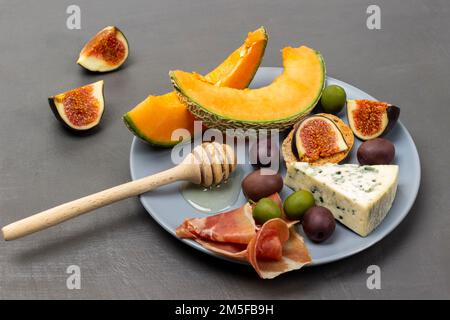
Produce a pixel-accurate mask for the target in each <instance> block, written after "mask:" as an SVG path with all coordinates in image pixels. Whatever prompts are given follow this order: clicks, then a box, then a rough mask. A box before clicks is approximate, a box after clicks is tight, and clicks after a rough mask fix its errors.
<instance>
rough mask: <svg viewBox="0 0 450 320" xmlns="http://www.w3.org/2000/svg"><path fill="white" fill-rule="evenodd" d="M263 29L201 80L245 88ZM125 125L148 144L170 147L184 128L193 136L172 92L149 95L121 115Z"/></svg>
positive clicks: (261, 47)
mask: <svg viewBox="0 0 450 320" xmlns="http://www.w3.org/2000/svg"><path fill="white" fill-rule="evenodd" d="M267 40H268V37H267V33H266V30H265V29H264V28H263V27H261V28H259V29H257V30H255V31H254V32H250V33H249V34H248V36H247V38H246V39H245V42H244V44H242V46H240V47H239V48H238V49H236V50H235V51H234V52H233V53H232V54H231V55H230V56H228V58H227V59H226V60H225V61H223V62H222V63H221V64H220V65H219V66H218V67H217V68H215V69H214V70H213V71H211V72H210V73H208V74H207V75H206V76H204V77H202V76H200V75H198V74H196V75H195V76H196V77H198V78H201V79H202V81H207V82H208V83H211V84H213V85H216V86H227V87H231V88H237V89H243V88H246V87H247V86H248V85H249V84H250V82H251V80H252V79H253V76H254V75H255V73H256V70H257V69H258V67H259V65H260V63H261V60H262V58H263V55H264V50H265V48H266V44H267ZM123 119H124V122H125V124H126V125H127V127H128V128H129V129H130V130H131V132H132V133H133V134H134V135H136V136H137V137H139V138H141V139H142V140H144V141H147V142H149V143H151V144H154V145H157V146H162V147H171V146H174V145H175V144H177V143H179V142H180V141H179V140H175V141H174V140H172V133H173V132H174V131H175V130H176V129H180V128H183V129H187V130H188V131H189V132H190V135H191V137H192V135H193V131H194V117H193V116H192V114H191V113H190V112H189V110H188V109H187V107H186V106H185V105H184V104H183V103H181V102H180V101H179V99H178V97H177V95H176V93H175V92H170V93H167V94H165V95H162V96H148V97H147V99H145V100H144V101H142V102H141V103H139V104H138V105H137V106H136V107H135V108H133V109H132V110H131V111H129V112H127V113H125V115H124V116H123Z"/></svg>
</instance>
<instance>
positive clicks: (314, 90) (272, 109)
mask: <svg viewBox="0 0 450 320" xmlns="http://www.w3.org/2000/svg"><path fill="white" fill-rule="evenodd" d="M282 53H283V65H284V71H283V73H282V74H281V75H280V76H278V77H277V78H276V79H275V80H274V81H273V82H272V83H271V84H270V85H268V86H266V87H262V88H259V89H247V90H239V89H233V88H227V87H218V86H214V85H213V84H211V83H210V82H208V81H205V80H204V79H201V78H199V77H197V76H196V75H195V74H192V73H188V72H183V71H171V72H170V77H171V80H172V83H173V85H174V87H175V89H176V91H177V92H178V93H179V95H180V99H181V100H182V101H184V102H185V103H186V105H187V106H188V108H189V110H190V111H191V112H192V113H193V114H194V116H195V117H196V118H198V119H201V120H203V121H204V122H205V124H206V125H207V126H208V127H210V128H216V129H219V130H225V129H228V128H254V129H272V128H278V129H285V128H288V127H290V126H291V125H292V124H294V123H295V122H296V121H297V120H298V119H299V118H301V117H303V116H305V115H306V114H308V113H309V112H310V111H311V110H312V109H313V108H314V106H315V105H316V103H317V101H318V100H319V98H320V96H321V94H322V90H323V87H324V84H325V64H324V61H323V59H322V55H321V54H320V53H319V52H317V51H315V50H314V49H311V48H308V47H305V46H302V47H299V48H291V47H288V48H284V49H283V51H282Z"/></svg>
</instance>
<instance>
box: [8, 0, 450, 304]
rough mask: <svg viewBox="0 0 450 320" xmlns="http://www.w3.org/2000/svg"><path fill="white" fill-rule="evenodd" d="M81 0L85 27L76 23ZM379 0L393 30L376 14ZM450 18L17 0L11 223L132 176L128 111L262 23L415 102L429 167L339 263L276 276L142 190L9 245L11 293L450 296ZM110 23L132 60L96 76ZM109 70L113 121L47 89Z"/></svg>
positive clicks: (441, 4)
mask: <svg viewBox="0 0 450 320" xmlns="http://www.w3.org/2000/svg"><path fill="white" fill-rule="evenodd" d="M73 3H75V4H77V5H79V6H80V8H81V23H82V24H81V27H82V28H81V30H68V29H67V28H66V18H67V16H68V15H67V14H66V8H67V6H68V5H69V4H73ZM372 3H374V4H378V5H379V6H380V8H381V30H368V29H367V27H366V18H367V14H366V8H367V6H368V5H369V4H372ZM449 17H450V2H449V1H447V0H440V1H438V0H432V1H427V0H405V1H388V0H377V1H361V0H339V1H300V0H284V1H280V0H276V1H275V0H258V1H257V0H254V1H245V0H244V1H243V0H229V1H211V0H202V1H197V0H190V1H187V0H184V1H181V0H178V1H175V0H158V1H144V0H141V1H134V0H133V1H132V0H127V1H106V0H102V1H98V0H96V1H81V0H76V1H6V0H1V1H0V57H1V58H0V109H1V114H0V225H5V224H7V223H10V222H12V221H14V220H16V219H19V218H23V217H25V216H28V215H30V214H32V213H34V212H37V211H40V210H44V209H47V208H49V207H52V206H54V205H56V204H59V203H62V202H65V201H68V200H72V199H74V198H77V197H80V196H83V195H86V194H88V193H93V192H96V191H99V190H101V189H103V188H105V187H108V186H113V185H116V184H119V183H121V182H124V181H127V180H128V179H129V178H130V174H129V162H128V161H129V150H130V144H131V141H132V135H131V134H130V133H129V132H128V130H127V129H126V128H125V126H124V125H123V123H122V120H121V115H122V114H123V113H124V112H125V111H127V110H128V109H130V108H131V107H133V106H134V105H136V104H137V103H138V102H140V101H141V100H142V99H144V98H145V97H146V96H147V95H148V94H150V93H153V94H160V93H164V92H166V91H168V90H169V89H170V83H169V81H168V77H167V72H168V70H169V69H174V68H180V69H186V70H196V71H199V72H206V71H208V70H209V69H211V68H213V67H214V66H215V65H216V64H217V63H219V62H220V61H221V60H222V59H223V58H225V56H226V55H227V53H228V52H230V51H231V50H232V49H234V48H236V47H238V46H239V45H240V43H241V42H242V40H243V39H244V37H245V34H246V33H247V32H248V31H250V30H252V29H255V28H257V27H258V26H260V25H264V26H266V27H267V29H268V31H269V34H270V41H269V45H268V48H267V50H266V55H265V58H264V61H263V66H280V65H281V61H280V60H281V59H280V54H279V50H280V49H281V48H282V47H283V46H286V45H296V44H301V43H304V44H308V45H309V46H311V47H314V48H316V49H318V50H320V51H321V52H322V53H323V55H324V57H325V60H326V62H327V69H328V70H327V71H328V74H329V75H330V76H333V77H336V78H339V79H342V80H344V81H346V82H348V83H351V84H354V85H356V86H358V87H359V88H361V89H363V90H365V91H367V92H368V93H370V94H372V95H374V96H375V97H377V98H379V99H383V100H386V101H391V102H393V103H396V104H398V105H400V106H401V107H402V115H401V119H402V122H403V123H404V124H405V125H406V127H407V128H408V129H409V131H410V133H411V135H412V136H413V138H414V140H415V142H416V145H417V148H418V150H419V153H420V157H421V161H422V169H423V172H422V184H421V188H420V191H419V195H418V197H417V200H416V202H415V205H414V207H413V208H412V210H411V212H410V214H409V215H408V216H407V218H406V219H405V220H404V222H403V223H402V224H401V225H400V226H399V227H398V228H397V229H396V230H395V231H394V232H393V233H392V234H391V235H389V236H388V237H386V238H385V239H384V240H383V241H381V242H380V243H379V244H377V245H375V246H373V247H372V248H370V249H368V250H366V251H365V252H363V253H360V254H358V255H356V256H353V257H351V258H348V259H345V260H342V261H339V262H336V263H332V264H329V265H324V266H321V267H314V268H309V269H304V270H302V271H300V272H291V273H289V274H286V275H283V276H281V277H279V278H277V279H275V280H272V281H261V280H260V279H258V277H257V276H256V275H255V273H254V271H253V270H252V269H250V268H248V267H246V266H241V265H235V264H232V263H229V262H225V261H221V260H219V259H215V258H212V257H209V256H207V255H205V254H203V253H200V252H197V251H195V250H194V249H191V248H189V247H188V246H186V245H184V244H182V243H181V242H179V241H177V240H176V239H175V238H173V237H172V236H170V235H169V234H167V233H166V232H165V231H164V230H163V229H162V228H161V227H160V226H159V225H157V224H156V223H155V222H154V221H153V220H152V219H151V218H150V216H149V215H148V214H147V212H146V211H145V210H144V209H143V207H142V206H141V204H140V202H139V200H138V199H137V198H133V199H128V200H126V201H123V202H121V203H118V204H115V205H112V206H109V207H106V208H103V209H100V210H98V211H96V212H95V213H94V214H91V215H87V216H84V217H81V218H78V219H76V220H72V221H70V222H68V223H65V224H63V225H60V226H57V227H54V228H52V229H49V230H47V231H46V232H42V233H39V234H35V235H32V236H30V237H27V238H24V239H21V240H18V241H14V242H0V298H3V299H6V298H13V299H14V298H25V299H29V298H38V299H48V298H61V299H69V298H71V299H72V298H73V299H81V298H88V299H96V298H102V299H103V298H106V299H109V298H119V299H130V298H131V299H133V298H153V299H159V298H169V299H170V298H200V299H209V298H224V299H240V298H249V299H253V298H262V299H264V298H267V299H341V298H342V299H360V298H368V299H379V298H385V299H391V298H450V275H449V270H450V268H449V263H450V250H449V249H450V213H449V207H450V197H449V192H448V183H449V180H450V179H449V178H450V175H449V170H448V159H449V156H450V153H449V137H448V136H449V134H450V130H449V119H450V105H449V80H448V79H449V78H450V68H449V67H448V63H449V61H450V33H449V32H448V31H449V29H450V18H449ZM106 25H117V26H119V27H120V28H122V29H123V31H124V32H125V34H126V36H127V38H128V40H129V42H130V47H131V55H130V58H129V60H128V62H127V63H126V65H125V66H124V67H123V68H122V69H121V70H120V71H118V72H113V73H110V74H100V75H93V74H89V73H87V72H85V71H83V70H82V69H81V68H80V67H79V66H78V65H76V64H75V60H76V58H77V56H78V52H79V50H80V49H81V47H82V45H83V44H84V42H85V41H86V40H87V39H88V38H89V37H90V36H91V35H93V34H94V33H95V32H96V31H97V30H99V29H100V28H102V27H104V26H106ZM99 79H104V80H105V94H106V101H107V105H106V108H107V109H106V113H105V115H104V118H103V121H102V124H101V129H100V130H99V131H98V132H96V133H95V134H91V135H87V136H82V137H79V136H74V135H72V134H69V133H68V132H67V131H65V130H64V129H62V127H61V126H60V124H59V123H58V122H57V121H56V120H55V119H54V117H53V115H52V114H51V112H50V110H49V107H48V105H47V97H48V96H49V95H52V94H55V93H58V92H62V91H65V90H67V89H70V88H73V87H76V86H80V85H82V84H86V83H89V82H93V81H96V80H99ZM149 165H151V164H149ZM372 264H376V265H378V266H380V268H381V285H382V288H381V290H369V289H367V287H366V279H367V277H368V275H367V273H366V268H367V267H368V266H369V265H372ZM70 265H78V266H79V267H80V269H81V289H80V290H68V289H67V287H66V279H67V277H68V274H67V273H66V269H67V267H68V266H70Z"/></svg>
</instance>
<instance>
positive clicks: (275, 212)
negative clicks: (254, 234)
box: [253, 198, 281, 224]
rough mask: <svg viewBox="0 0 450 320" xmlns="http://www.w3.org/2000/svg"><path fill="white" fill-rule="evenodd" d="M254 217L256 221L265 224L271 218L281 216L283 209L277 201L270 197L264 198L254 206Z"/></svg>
mask: <svg viewBox="0 0 450 320" xmlns="http://www.w3.org/2000/svg"><path fill="white" fill-rule="evenodd" d="M253 218H254V219H255V221H256V222H258V223H260V224H263V223H264V222H266V221H268V220H270V219H274V218H281V209H280V208H279V207H278V205H277V204H276V203H275V201H273V200H271V199H269V198H262V199H260V200H259V201H258V202H257V203H256V205H255V207H254V208H253Z"/></svg>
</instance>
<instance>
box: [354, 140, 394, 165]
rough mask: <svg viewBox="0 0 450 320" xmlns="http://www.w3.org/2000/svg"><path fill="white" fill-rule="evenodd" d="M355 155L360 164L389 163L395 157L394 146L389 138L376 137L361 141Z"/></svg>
mask: <svg viewBox="0 0 450 320" xmlns="http://www.w3.org/2000/svg"><path fill="white" fill-rule="evenodd" d="M357 156H358V161H359V163H360V164H362V165H376V164H390V163H391V162H392V160H394V157H395V147H394V145H393V144H392V142H390V141H389V140H386V139H383V138H376V139H373V140H368V141H365V142H363V143H362V144H361V145H360V146H359V148H358V152H357Z"/></svg>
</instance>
